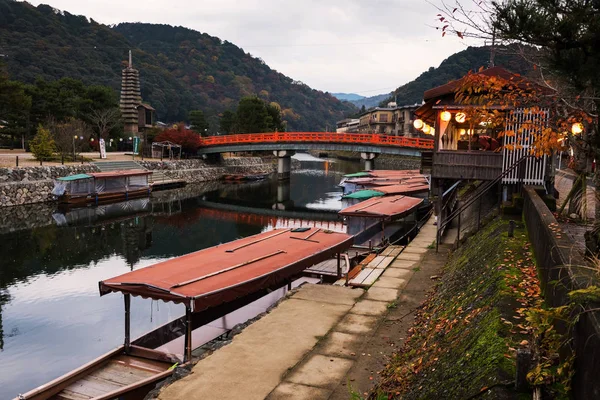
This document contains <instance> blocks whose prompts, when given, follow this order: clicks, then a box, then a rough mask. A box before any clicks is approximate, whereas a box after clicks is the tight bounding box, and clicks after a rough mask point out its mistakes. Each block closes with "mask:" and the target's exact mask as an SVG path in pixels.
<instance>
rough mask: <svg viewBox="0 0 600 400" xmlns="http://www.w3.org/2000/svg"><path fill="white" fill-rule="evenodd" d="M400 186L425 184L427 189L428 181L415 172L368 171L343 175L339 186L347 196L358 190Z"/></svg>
mask: <svg viewBox="0 0 600 400" xmlns="http://www.w3.org/2000/svg"><path fill="white" fill-rule="evenodd" d="M402 184H426V185H428V187H429V179H428V178H427V177H426V176H425V175H423V174H420V173H419V171H417V170H400V171H390V170H382V171H368V172H358V173H355V174H348V175H344V177H343V178H342V180H341V181H340V183H339V186H340V187H342V188H343V189H344V194H346V195H347V194H350V193H354V192H356V191H358V190H365V189H374V187H377V186H391V185H402Z"/></svg>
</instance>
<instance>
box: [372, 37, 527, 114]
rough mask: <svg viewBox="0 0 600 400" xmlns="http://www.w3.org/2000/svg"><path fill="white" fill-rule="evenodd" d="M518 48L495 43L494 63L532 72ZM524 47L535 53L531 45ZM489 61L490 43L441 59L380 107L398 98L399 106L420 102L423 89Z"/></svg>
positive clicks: (525, 72) (394, 93) (515, 70)
mask: <svg viewBox="0 0 600 400" xmlns="http://www.w3.org/2000/svg"><path fill="white" fill-rule="evenodd" d="M520 50H523V49H519V48H518V47H516V46H508V47H506V46H498V47H497V48H496V50H495V57H494V65H496V66H500V67H504V68H506V69H507V70H509V71H511V72H515V73H517V74H521V75H529V74H530V73H531V72H532V71H533V70H532V67H531V64H529V63H528V62H526V61H525V60H524V59H523V57H522V56H521V55H520V54H519V52H520ZM524 50H526V51H528V52H535V50H534V49H533V48H528V49H524ZM489 61H490V47H489V46H482V47H468V48H467V49H465V50H463V51H460V52H458V53H456V54H453V55H451V56H450V57H448V58H447V59H445V60H444V61H442V63H441V64H440V66H439V67H437V68H434V67H431V68H429V70H427V71H425V72H423V73H422V74H421V75H419V77H417V78H416V79H415V80H414V81H411V82H408V83H407V84H404V85H402V86H400V87H399V88H397V89H396V90H394V91H393V92H392V93H391V95H390V96H389V97H387V98H385V99H384V100H383V101H381V102H380V106H381V107H384V106H385V105H386V104H387V103H388V102H390V101H397V103H398V105H405V104H414V103H421V101H423V93H424V92H425V91H426V90H429V89H431V88H434V87H437V86H440V85H443V84H446V83H448V82H449V81H452V80H455V79H458V78H460V77H462V76H463V75H465V74H466V73H467V72H469V71H471V70H473V71H477V70H478V69H479V68H480V67H487V66H488V65H489Z"/></svg>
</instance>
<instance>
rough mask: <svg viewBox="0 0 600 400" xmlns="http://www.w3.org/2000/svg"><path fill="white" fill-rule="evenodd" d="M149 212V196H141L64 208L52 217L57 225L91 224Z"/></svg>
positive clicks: (150, 205) (150, 207) (150, 204)
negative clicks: (89, 205) (107, 202)
mask: <svg viewBox="0 0 600 400" xmlns="http://www.w3.org/2000/svg"><path fill="white" fill-rule="evenodd" d="M151 212H152V203H151V202H150V198H142V199H135V200H129V201H122V202H120V203H113V204H106V205H100V206H98V207H83V208H74V209H65V210H62V211H59V212H55V213H54V214H52V218H54V221H55V222H56V225H58V226H71V225H93V224H96V223H102V222H109V221H115V220H118V219H121V218H131V217H133V216H137V215H146V214H150V213H151Z"/></svg>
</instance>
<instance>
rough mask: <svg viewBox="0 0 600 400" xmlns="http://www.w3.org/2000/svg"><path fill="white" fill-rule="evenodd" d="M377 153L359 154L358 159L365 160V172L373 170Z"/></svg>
mask: <svg viewBox="0 0 600 400" xmlns="http://www.w3.org/2000/svg"><path fill="white" fill-rule="evenodd" d="M376 157H377V153H360V158H362V159H363V160H365V171H371V170H373V169H375V158H376Z"/></svg>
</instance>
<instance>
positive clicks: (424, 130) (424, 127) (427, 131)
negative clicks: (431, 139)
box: [423, 124, 431, 133]
mask: <svg viewBox="0 0 600 400" xmlns="http://www.w3.org/2000/svg"><path fill="white" fill-rule="evenodd" d="M430 130H431V127H430V126H429V125H427V124H425V125H423V133H429V131H430Z"/></svg>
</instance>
